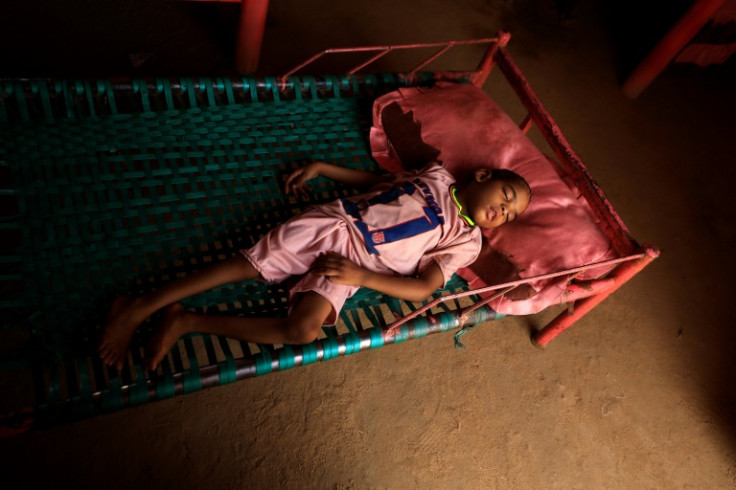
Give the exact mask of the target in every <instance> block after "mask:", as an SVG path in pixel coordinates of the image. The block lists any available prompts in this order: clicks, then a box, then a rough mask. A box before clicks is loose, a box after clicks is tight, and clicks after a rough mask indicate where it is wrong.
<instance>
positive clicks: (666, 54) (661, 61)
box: [621, 0, 725, 99]
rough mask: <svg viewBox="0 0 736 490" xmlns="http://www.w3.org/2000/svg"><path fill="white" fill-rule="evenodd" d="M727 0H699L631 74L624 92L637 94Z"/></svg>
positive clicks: (633, 96) (630, 94)
mask: <svg viewBox="0 0 736 490" xmlns="http://www.w3.org/2000/svg"><path fill="white" fill-rule="evenodd" d="M724 1H725V0H697V1H696V2H695V3H694V4H693V6H692V7H690V10H688V11H687V12H686V13H685V15H683V16H682V18H681V19H680V20H679V21H677V23H676V24H675V25H674V27H672V29H670V31H669V32H668V33H667V34H666V35H665V36H664V37H663V38H662V40H661V41H660V42H659V44H657V46H655V48H654V49H653V50H652V52H651V53H649V54H648V55H647V57H646V58H644V61H642V62H641V63H640V64H639V66H637V67H636V69H635V70H634V71H633V72H632V73H631V75H629V77H628V78H627V79H626V81H625V82H624V84H623V86H622V87H621V91H622V92H623V93H624V95H626V96H627V97H630V98H632V99H633V98H636V97H638V96H639V95H640V94H641V93H642V92H643V91H644V89H645V88H647V86H648V85H649V84H650V83H652V81H654V79H655V78H657V75H659V74H660V73H662V71H663V70H664V69H665V68H667V65H668V64H669V63H670V62H671V61H672V60H673V59H674V58H675V56H677V54H678V53H679V52H680V51H682V49H683V48H684V47H685V46H686V45H687V43H689V42H690V40H692V38H693V37H694V36H695V34H697V33H698V31H700V29H702V28H703V26H704V25H705V24H706V23H707V22H708V21H709V20H710V19H711V18H712V17H713V15H714V14H715V13H716V11H717V10H718V9H719V8H720V7H721V6H722V5H723V2H724Z"/></svg>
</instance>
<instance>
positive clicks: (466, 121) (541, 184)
mask: <svg viewBox="0 0 736 490" xmlns="http://www.w3.org/2000/svg"><path fill="white" fill-rule="evenodd" d="M397 105H398V107H399V108H400V109H401V111H400V112H398V111H397ZM389 107H390V109H389V110H388V111H386V112H385V113H384V109H386V108H389ZM412 121H413V123H414V128H415V130H412V129H411V127H410V126H411V122H412ZM407 122H408V123H409V128H408V129H407V124H406V123H407ZM418 137H420V138H421V139H420V141H418V142H417V141H408V142H407V141H406V140H407V139H409V140H416V138H418ZM370 142H371V150H372V153H373V157H374V158H375V159H376V161H378V162H379V164H381V165H382V166H383V167H384V168H386V169H388V170H389V171H398V170H401V169H402V168H403V167H404V166H405V164H404V162H410V164H411V165H414V164H415V160H416V156H412V153H413V152H416V150H417V148H418V149H419V151H421V152H422V155H433V154H436V155H437V160H438V161H440V162H441V163H442V164H443V165H444V166H445V167H446V168H447V169H448V170H449V171H450V172H451V173H452V174H453V175H455V177H456V178H457V179H458V180H459V181H462V179H464V178H466V177H467V176H468V175H471V174H472V172H473V171H475V169H477V168H480V167H489V168H508V169H511V170H513V171H515V172H517V173H518V174H520V175H521V176H522V177H524V178H525V179H526V180H527V182H529V184H530V186H531V188H532V200H531V202H530V204H529V207H528V208H527V210H526V212H524V213H523V214H522V215H521V216H520V217H519V218H518V219H517V220H516V221H514V222H512V223H509V224H507V225H504V226H502V227H500V228H497V229H495V230H490V231H488V232H487V233H485V236H486V239H487V244H486V246H485V248H484V251H483V252H482V254H481V257H480V258H479V259H478V261H476V263H475V264H473V265H472V266H470V267H469V268H467V269H463V270H461V271H459V274H460V275H461V276H462V277H464V278H465V279H466V280H467V281H468V282H469V283H470V285H471V287H473V288H479V287H483V286H486V285H493V284H499V283H502V282H506V281H510V280H514V279H518V278H520V277H521V278H526V277H532V276H536V275H540V274H546V273H550V272H556V271H560V270H564V269H568V268H572V267H577V266H581V265H585V264H590V263H593V262H598V261H600V260H605V259H608V258H612V257H613V256H614V253H613V251H612V248H611V245H610V242H609V240H608V238H607V237H606V236H605V234H604V233H603V232H602V231H601V230H600V228H599V227H598V226H597V225H596V223H595V219H594V217H593V214H592V211H591V210H590V207H589V205H588V204H587V202H586V201H585V200H584V199H583V198H582V197H581V198H578V195H577V193H575V192H573V190H571V189H570V187H568V186H567V184H566V183H565V181H564V180H563V179H562V178H560V176H559V175H558V173H557V170H556V166H554V165H553V164H551V163H550V162H549V161H548V160H547V157H546V156H545V155H543V154H542V153H541V152H540V151H539V150H538V149H537V148H536V146H534V144H533V143H532V142H531V141H530V140H529V139H528V138H527V137H526V135H524V134H523V133H522V132H521V130H519V128H518V127H517V126H516V124H515V123H514V122H513V121H512V120H511V118H509V117H508V115H507V114H506V113H504V112H503V111H502V110H501V109H500V108H499V107H498V106H497V105H496V104H495V103H494V102H493V101H492V100H491V99H490V98H489V97H488V96H487V95H486V94H485V93H484V92H483V91H482V90H480V89H478V88H476V87H474V86H472V85H467V84H454V83H442V82H440V83H438V84H437V85H436V86H435V87H434V88H430V89H425V88H406V89H399V90H398V91H395V92H391V93H389V94H386V95H384V96H382V97H380V98H379V99H377V100H376V102H375V104H374V107H373V128H372V129H371V135H370ZM437 152H439V153H437ZM600 273H601V271H600V270H598V271H597V272H596V274H600ZM567 280H568V278H562V279H555V280H548V281H537V282H535V283H533V284H532V285H531V286H532V289H527V290H526V291H524V290H523V289H522V290H521V291H517V292H516V294H511V295H509V297H507V298H501V299H500V300H497V301H496V302H495V303H494V304H492V306H493V307H494V308H495V309H496V310H497V311H498V312H500V313H506V314H516V315H519V314H529V313H535V312H537V311H541V310H542V309H544V308H546V307H547V306H549V305H551V304H557V303H561V302H565V298H566V294H565V289H566V283H567Z"/></svg>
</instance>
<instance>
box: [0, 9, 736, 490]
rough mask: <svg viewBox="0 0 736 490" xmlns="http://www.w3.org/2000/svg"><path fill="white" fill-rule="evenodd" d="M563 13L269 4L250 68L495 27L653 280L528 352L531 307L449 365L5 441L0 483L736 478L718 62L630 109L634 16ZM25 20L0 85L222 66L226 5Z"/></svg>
mask: <svg viewBox="0 0 736 490" xmlns="http://www.w3.org/2000/svg"><path fill="white" fill-rule="evenodd" d="M19 3H20V2H19ZM36 3H38V2H36ZM563 3H564V2H557V3H555V2H553V1H552V0H544V1H543V0H537V1H534V0H529V1H521V0H516V1H512V0H506V1H496V2H490V1H481V0H464V1H458V2H445V1H441V0H428V1H423V2H411V1H396V0H374V1H366V2H339V3H337V2H331V1H327V0H315V1H310V2H299V1H295V0H288V1H287V0H283V1H278V2H277V1H274V2H271V4H272V5H271V8H270V12H269V21H268V26H267V32H266V37H265V42H264V50H263V61H262V64H261V66H262V71H263V72H264V73H268V74H274V73H276V74H277V73H282V72H283V71H284V69H285V68H286V69H288V68H289V67H291V66H293V65H295V64H297V63H298V62H300V61H302V60H303V59H304V58H306V57H308V56H310V55H311V54H313V53H314V52H316V51H318V50H321V49H324V48H327V47H332V46H347V45H367V44H391V43H401V42H417V41H434V40H448V39H466V38H474V37H487V36H490V35H493V34H494V33H495V32H496V31H497V30H498V29H500V28H503V29H507V30H509V31H510V32H511V33H512V36H513V38H512V40H511V43H510V45H509V50H510V52H511V54H512V55H513V56H514V57H515V59H516V61H517V62H518V64H519V65H520V66H521V68H522V69H523V70H524V72H525V74H526V76H527V78H528V79H529V81H530V82H531V83H532V85H533V86H534V87H535V89H536V91H537V92H538V94H539V95H540V97H541V99H542V100H543V102H544V103H545V104H546V106H547V108H548V109H549V111H550V112H551V113H552V114H553V115H554V117H555V118H556V119H557V122H558V123H559V124H560V127H561V128H562V130H563V131H564V133H565V135H566V136H567V138H568V140H569V141H570V142H571V144H572V145H573V147H574V148H575V149H576V150H577V151H578V153H579V154H580V156H581V157H582V159H583V161H584V162H586V164H587V165H588V167H589V169H590V171H591V173H592V174H593V175H594V176H595V177H596V179H597V180H598V182H599V183H600V184H601V186H602V188H603V189H604V190H605V191H606V193H607V196H608V197H609V199H610V200H611V201H612V203H613V204H614V206H615V207H616V209H617V210H618V212H619V213H620V214H621V216H622V217H623V219H624V220H625V221H626V223H627V224H628V226H629V228H630V229H631V231H632V233H633V234H634V236H636V237H637V238H639V239H640V240H642V241H648V242H652V243H654V244H656V245H658V246H659V247H660V248H661V249H662V256H661V258H660V259H658V260H657V261H656V262H655V263H654V264H653V265H652V266H651V267H650V268H648V269H647V270H645V271H644V273H642V274H641V275H640V276H638V277H637V278H635V279H634V280H633V281H631V282H630V283H629V284H628V285H626V286H625V287H624V288H623V289H621V290H620V291H618V292H617V293H615V294H614V295H613V296H612V297H611V298H609V299H608V300H606V301H605V302H604V303H602V304H601V305H600V306H599V307H598V308H597V309H595V310H594V311H593V312H592V313H590V314H588V315H587V316H586V317H585V318H584V319H583V320H582V321H581V322H579V323H578V324H576V326H575V327H574V328H573V329H571V330H570V331H568V332H565V333H564V334H563V335H562V336H561V337H559V338H558V339H556V340H555V341H554V342H553V343H551V344H550V345H549V347H548V348H546V349H545V350H540V349H537V348H535V347H534V346H533V345H532V344H531V343H530V341H529V334H530V331H531V330H532V329H534V328H536V327H538V326H540V325H542V324H543V322H544V321H545V320H547V319H548V318H549V316H550V314H542V315H538V316H534V317H529V318H509V319H504V320H501V321H497V322H493V323H488V324H484V325H482V326H481V327H479V328H477V329H476V330H475V331H474V332H473V333H472V334H471V335H469V336H467V337H466V338H467V341H466V344H467V345H468V348H467V349H466V350H463V351H460V352H455V350H454V349H453V347H452V336H450V335H436V336H432V337H428V338H426V339H422V340H417V341H414V342H408V343H403V344H399V345H395V346H390V347H386V348H384V349H379V350H376V351H370V352H367V353H361V354H358V355H355V356H351V357H348V358H341V359H336V360H333V361H330V362H328V363H324V364H318V365H312V366H309V367H305V368H300V369H293V370H290V371H286V372H283V373H279V374H274V375H269V376H265V377H261V378H257V379H253V380H248V381H244V382H240V383H236V384H233V385H229V386H225V387H220V388H215V389H210V390H207V391H204V392H199V393H196V394H192V395H187V396H184V397H179V398H175V399H170V400H166V401H162V402H157V403H153V404H149V405H146V406H142V407H139V408H134V409H128V410H125V411H122V412H118V413H114V414H111V415H106V416H100V417H96V418H93V419H90V420H87V421H83V422H78V423H74V424H69V425H65V426H61V427H57V428H54V429H49V430H44V431H39V432H33V433H29V434H25V435H22V436H19V437H14V438H10V439H2V440H0V454H1V455H2V456H1V457H0V465H2V472H1V474H2V477H0V478H1V479H2V481H3V484H2V486H3V487H4V488H37V487H40V486H41V485H49V486H51V485H53V488H74V489H79V488H108V489H112V488H126V489H129V488H174V487H175V488H185V489H186V488H193V489H194V488H197V489H199V488H290V489H291V488H295V489H296V488H320V489H321V488H329V489H332V488H341V489H342V488H355V489H363V488H366V489H367V488H370V489H374V488H397V489H398V488H442V489H444V488H463V489H467V488H472V489H476V488H478V489H481V488H511V489H542V488H545V489H546V488H564V489H573V488H580V489H591V488H596V489H598V488H600V489H619V488H620V489H638V488H661V489H727V488H736V430H735V428H736V387H735V385H734V382H733V379H734V376H735V375H736V363H735V361H734V360H735V359H736V347H735V346H736V343H735V342H734V341H735V340H736V329H734V326H736V318H735V315H734V309H733V300H734V294H733V288H732V287H731V286H729V284H730V282H731V281H732V280H733V279H732V278H733V277H734V273H735V272H736V270H735V269H736V268H735V267H734V264H735V263H736V261H735V259H734V255H733V250H734V248H736V239H735V235H734V223H735V222H736V221H735V216H734V207H735V206H734V204H735V200H734V197H733V196H734V191H733V189H732V183H733V181H734V179H736V175H735V170H734V169H735V168H736V165H735V164H736V157H735V156H734V155H736V137H735V136H736V124H734V114H735V112H734V111H735V110H736V89H735V88H734V87H736V83H735V81H736V77H734V76H733V74H734V70H733V63H731V65H730V67H728V66H727V67H725V68H721V69H708V70H700V69H670V70H668V71H667V72H665V73H664V74H663V75H662V76H660V77H659V78H658V79H657V80H656V81H655V83H654V84H652V85H651V86H650V87H649V88H648V89H647V90H646V92H645V93H644V94H643V95H642V96H641V97H639V98H638V99H636V100H629V99H627V98H625V97H624V96H623V95H622V94H621V92H620V80H621V77H622V75H623V74H625V69H626V66H627V65H630V64H631V63H632V59H633V58H635V56H636V55H637V54H636V53H635V48H634V47H632V46H633V45H632V43H633V41H632V39H636V36H641V38H642V39H644V38H645V37H646V36H647V35H649V36H650V37H651V35H652V32H651V31H650V32H649V33H648V34H647V35H645V34H643V33H642V32H640V31H638V30H637V28H636V27H637V26H640V25H641V24H642V15H641V12H639V11H637V10H634V9H628V10H627V8H628V6H627V2H602V1H599V2H578V3H577V4H576V5H574V7H573V8H572V10H571V14H572V15H571V17H569V18H567V16H560V14H559V10H558V6H560V5H563ZM568 3H573V4H574V2H568ZM628 3H629V4H631V2H628ZM611 4H617V6H616V7H611ZM42 7H43V8H40V9H39V6H38V5H32V4H31V3H26V2H23V3H22V4H20V5H17V6H15V7H13V8H12V9H10V12H11V15H8V14H7V12H6V14H5V17H4V20H3V21H2V25H0V27H2V28H3V29H2V32H3V33H4V34H2V39H0V40H1V41H2V46H3V48H2V50H1V51H2V60H3V61H2V66H0V75H4V76H8V75H13V76H17V75H37V76H38V75H68V74H76V75H79V76H86V75H104V76H107V75H130V74H156V75H159V74H171V75H183V74H203V75H212V74H215V73H228V71H229V69H230V68H229V67H230V60H231V56H232V44H231V43H232V37H233V36H234V29H235V20H234V17H235V15H236V13H237V6H235V7H233V6H230V5H226V6H218V5H216V6H212V5H199V4H197V5H194V4H183V3H157V2H151V1H138V2H116V3H114V4H113V5H107V4H106V3H104V2H79V1H77V2H71V3H68V2H45V3H44V5H42ZM613 8H615V9H616V10H610V9H613ZM632 26H633V27H632ZM652 31H654V29H652ZM131 55H132V56H131ZM7 482H11V485H10V486H6V483H7Z"/></svg>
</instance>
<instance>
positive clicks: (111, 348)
mask: <svg viewBox="0 0 736 490" xmlns="http://www.w3.org/2000/svg"><path fill="white" fill-rule="evenodd" d="M146 316H147V315H145V313H143V312H142V311H141V308H140V299H139V298H136V297H131V296H120V297H118V298H117V299H116V300H115V301H113V303H112V306H111V307H110V311H109V313H108V314H107V322H105V328H104V330H103V332H102V339H101V340H100V345H99V346H98V347H97V351H98V352H99V354H100V359H102V362H104V363H105V364H106V365H107V366H115V369H117V370H118V371H120V370H121V369H123V364H124V363H125V356H126V355H127V353H128V346H129V345H130V340H131V339H132V338H133V334H134V333H135V331H136V330H137V329H138V326H139V325H140V324H141V322H143V320H145V319H146Z"/></svg>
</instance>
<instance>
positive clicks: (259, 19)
mask: <svg viewBox="0 0 736 490" xmlns="http://www.w3.org/2000/svg"><path fill="white" fill-rule="evenodd" d="M267 13H268V0H243V4H242V5H241V6H240V24H239V26H238V38H237V40H236V43H237V44H236V46H235V69H236V70H237V71H238V73H240V74H242V75H251V74H253V73H255V71H256V70H257V69H258V61H259V59H260V57H261V45H262V44H263V32H264V31H265V29H266V14H267Z"/></svg>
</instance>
